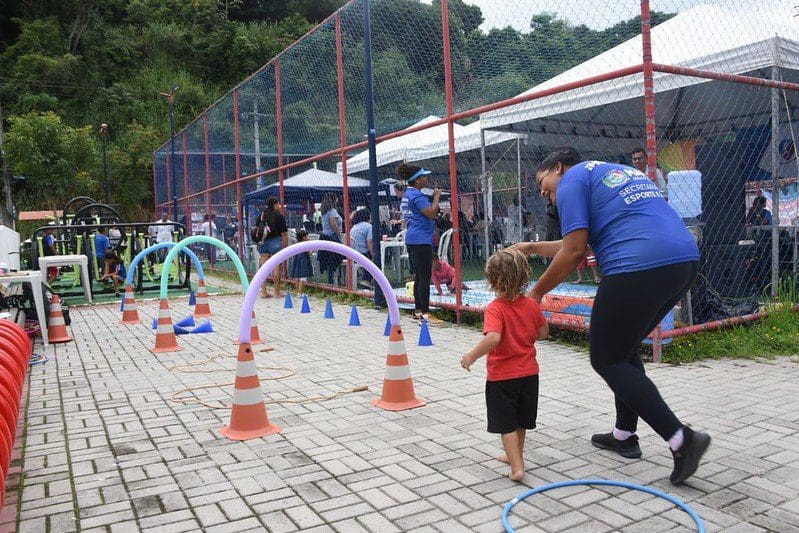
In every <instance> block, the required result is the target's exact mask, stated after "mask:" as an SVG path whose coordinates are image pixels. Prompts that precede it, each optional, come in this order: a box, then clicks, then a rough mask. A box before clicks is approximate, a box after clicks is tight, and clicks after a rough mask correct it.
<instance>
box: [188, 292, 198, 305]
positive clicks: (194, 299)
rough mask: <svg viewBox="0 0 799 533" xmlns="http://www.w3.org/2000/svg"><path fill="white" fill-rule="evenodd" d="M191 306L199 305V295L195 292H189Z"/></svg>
mask: <svg viewBox="0 0 799 533" xmlns="http://www.w3.org/2000/svg"><path fill="white" fill-rule="evenodd" d="M189 305H197V295H196V294H194V291H189Z"/></svg>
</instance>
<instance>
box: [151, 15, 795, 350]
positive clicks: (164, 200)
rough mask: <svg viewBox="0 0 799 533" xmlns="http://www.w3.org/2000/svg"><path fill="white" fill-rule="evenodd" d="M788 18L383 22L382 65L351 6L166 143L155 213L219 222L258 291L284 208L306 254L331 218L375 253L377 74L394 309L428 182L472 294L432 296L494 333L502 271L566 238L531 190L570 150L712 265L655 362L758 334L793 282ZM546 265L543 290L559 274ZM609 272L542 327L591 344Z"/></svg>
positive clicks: (565, 298) (379, 171) (452, 255)
mask: <svg viewBox="0 0 799 533" xmlns="http://www.w3.org/2000/svg"><path fill="white" fill-rule="evenodd" d="M774 4H775V5H773V6H769V8H768V9H766V8H765V6H764V5H763V4H762V3H761V2H759V1H756V0H718V1H707V2H699V1H694V0H652V1H647V0H644V1H641V2H633V1H630V2H622V3H619V2H611V1H599V2H597V1H591V2H588V1H587V0H585V1H584V0H576V1H574V2H568V3H564V2H555V1H554V0H540V1H536V2H526V1H521V0H519V1H514V0H491V1H482V2H468V1H466V2H463V1H460V0H449V1H445V0H436V1H434V2H432V3H422V2H419V1H417V0H373V1H372V2H371V4H370V9H371V17H370V23H371V49H369V50H367V47H366V42H365V36H366V30H365V21H364V10H365V6H366V4H365V0H355V1H352V2H350V3H348V4H346V5H345V6H344V7H342V8H341V9H340V10H339V11H337V12H336V13H335V14H334V15H332V16H331V17H330V18H328V19H327V20H326V21H324V22H323V23H322V24H320V25H319V26H317V27H316V28H315V29H314V30H313V31H312V32H310V33H309V34H307V35H306V36H304V37H303V38H302V39H300V40H299V41H297V42H296V43H294V44H293V45H292V46H291V47H289V48H288V49H286V50H285V51H284V52H282V53H281V54H280V55H278V56H277V57H276V58H275V59H273V60H272V61H271V62H270V63H269V64H267V65H265V66H264V67H263V68H262V69H261V70H259V71H258V72H256V73H254V74H253V75H252V76H251V77H250V78H248V79H247V80H245V81H244V82H242V83H241V84H240V85H238V86H237V87H235V88H233V89H232V90H231V91H230V92H229V93H228V94H227V95H225V96H224V97H223V98H222V99H220V100H219V101H218V102H216V103H215V104H213V105H212V106H211V107H209V108H208V109H207V110H206V111H205V112H204V113H203V114H202V115H201V116H199V117H197V119H195V120H194V121H193V122H192V123H191V124H189V125H188V126H187V127H186V128H184V129H183V130H181V131H179V132H176V133H175V136H174V150H173V149H172V147H171V145H170V142H169V140H167V142H166V143H165V144H164V145H163V146H162V147H160V148H159V149H158V150H157V151H156V152H155V153H154V154H153V172H154V186H155V203H156V210H157V211H158V214H160V212H161V210H167V211H168V212H169V213H170V216H174V215H172V214H173V213H176V216H177V217H178V219H179V220H180V221H184V220H187V221H190V222H187V223H186V226H187V228H189V227H191V230H192V231H193V232H195V233H199V232H202V231H203V226H202V224H203V221H205V220H206V219H210V220H211V221H212V222H215V226H216V229H215V230H213V231H216V234H217V236H221V237H223V238H224V239H225V240H226V241H228V242H229V244H231V245H232V246H233V247H235V249H237V250H238V251H239V253H240V254H241V255H242V256H243V257H244V258H245V259H246V260H247V261H245V262H246V264H248V265H249V267H250V268H252V269H254V268H256V267H257V264H258V253H257V249H256V248H257V246H254V245H253V243H252V242H251V239H250V228H251V227H252V226H253V224H254V223H255V220H256V218H257V216H258V213H259V212H260V209H262V208H263V207H264V206H265V204H266V201H267V199H268V198H269V197H271V196H275V197H276V198H278V199H279V201H280V205H281V206H282V208H283V209H284V211H285V214H286V218H287V221H288V225H289V228H290V230H289V241H290V242H294V241H295V240H296V234H297V231H298V230H304V232H305V233H307V234H308V235H309V238H318V237H319V235H320V234H321V233H324V232H325V230H328V231H329V228H328V227H327V224H323V222H322V220H321V219H322V213H321V209H322V207H324V208H325V209H327V208H328V207H329V206H330V205H333V206H334V208H335V209H336V212H337V214H338V215H340V216H341V226H340V228H339V232H340V234H341V235H340V238H341V240H342V242H347V243H348V244H351V245H352V246H362V245H363V244H362V243H361V244H359V242H360V241H358V242H355V240H351V239H350V236H351V233H352V229H353V226H355V225H356V224H358V223H360V222H363V220H362V219H363V215H364V213H363V212H362V211H363V210H364V209H368V208H369V207H370V206H371V205H372V198H371V196H370V192H369V180H370V179H371V176H372V174H371V173H370V165H369V156H368V152H367V148H366V142H365V139H366V133H367V126H366V124H367V120H366V108H367V105H366V104H367V97H368V93H367V86H366V83H365V66H366V60H367V56H369V55H370V56H371V61H372V65H373V80H374V90H373V94H372V97H373V100H374V114H375V125H376V135H377V141H378V142H377V147H376V151H377V166H376V168H375V169H373V170H374V172H375V174H376V178H377V180H379V186H378V202H377V203H378V205H379V207H378V210H379V213H378V217H377V219H378V220H379V222H380V227H379V228H374V238H373V242H372V252H373V254H374V255H375V256H378V255H379V256H380V258H381V264H382V265H383V269H384V271H385V272H386V274H387V275H388V277H389V279H391V280H392V282H393V284H394V286H395V288H396V289H395V292H396V294H395V295H393V296H395V297H397V298H399V299H400V301H404V302H407V301H409V300H408V299H409V296H411V297H412V294H410V292H409V290H408V287H407V286H406V284H407V281H408V280H409V279H410V276H411V269H412V267H413V265H411V264H410V261H409V258H408V254H407V250H406V248H405V246H404V242H403V226H404V225H403V214H402V206H401V197H402V192H401V190H400V188H399V187H398V185H399V186H400V187H401V185H402V183H401V182H398V175H397V172H396V167H397V165H399V164H400V163H403V162H404V163H409V164H413V165H418V166H421V167H424V168H426V169H429V170H431V171H432V172H433V174H432V179H431V180H430V186H431V187H433V186H437V187H440V188H441V189H442V190H443V194H442V204H441V205H442V212H441V215H440V216H439V218H438V219H437V221H436V227H437V231H436V235H435V243H434V252H436V253H437V254H438V255H439V257H441V258H442V259H444V260H446V261H447V262H449V263H451V264H452V265H453V266H454V267H455V271H456V273H457V274H456V278H457V279H460V280H462V281H463V282H464V284H465V285H462V286H461V285H458V284H457V283H452V285H451V286H452V288H453V290H452V292H451V293H450V292H449V291H448V289H447V288H444V287H442V290H441V294H440V295H439V294H438V291H437V290H435V289H434V290H433V291H432V302H433V304H434V305H437V306H439V307H444V308H450V309H454V310H456V311H458V312H460V311H464V310H475V311H480V310H482V309H483V308H484V307H485V305H486V304H487V303H488V302H489V301H490V300H491V299H493V294H492V293H491V291H490V290H489V288H488V287H487V284H486V282H485V279H484V278H485V276H484V272H483V270H484V266H485V263H486V260H487V257H488V256H490V254H491V253H493V252H495V251H496V250H499V249H501V248H503V247H505V246H508V245H510V244H513V243H515V242H519V241H526V240H544V239H555V238H558V237H559V233H560V228H559V223H558V220H557V213H556V212H555V210H553V209H552V208H551V207H550V206H547V205H546V202H545V201H544V200H542V198H541V196H540V193H539V191H538V189H537V186H536V183H535V169H536V167H537V165H538V163H539V162H540V161H541V160H542V159H543V158H544V157H545V156H546V155H547V154H548V153H549V152H550V151H551V150H552V149H554V148H556V147H559V146H563V145H571V146H574V147H575V148H577V149H578V151H579V152H580V153H581V154H582V156H583V158H584V159H596V160H604V161H612V162H620V163H624V164H628V165H631V166H634V167H637V168H639V169H640V170H641V171H643V172H645V173H647V175H648V176H649V177H650V179H652V180H653V182H654V183H656V184H657V186H658V188H659V189H660V190H661V192H662V194H663V195H664V196H665V197H666V198H667V199H668V201H669V203H670V204H671V205H672V207H673V208H674V209H675V210H677V212H678V213H679V214H680V215H681V216H682V218H683V220H684V221H685V223H686V225H687V226H688V227H689V228H690V230H691V231H692V233H693V234H694V235H695V237H696V239H697V241H698V242H699V244H700V248H701V251H702V263H701V270H700V275H699V278H698V282H697V284H696V286H695V287H694V289H693V290H692V291H691V292H690V294H689V297H687V298H686V299H685V300H684V301H683V302H681V303H680V305H679V306H678V307H677V308H676V309H675V313H673V314H671V315H669V317H668V318H667V319H666V321H664V324H663V325H662V328H659V329H658V330H656V332H655V334H654V335H655V336H656V339H655V340H656V344H657V345H658V346H659V344H660V342H661V340H662V339H665V338H669V337H671V336H674V335H678V334H683V333H689V332H692V331H696V330H699V329H702V328H706V327H708V326H707V324H711V325H713V324H716V322H717V321H719V320H723V319H728V318H730V317H739V316H747V315H750V314H752V313H756V312H757V311H758V310H759V309H760V307H761V306H762V304H763V303H764V302H765V301H766V300H767V299H768V298H770V297H773V296H775V295H776V292H777V289H778V287H779V284H780V281H781V280H793V281H794V283H795V282H796V276H797V225H798V224H799V193H798V192H797V173H798V171H799V168H797V159H798V158H799V155H798V154H797V150H796V137H797V135H799V122H797V120H796V118H795V115H796V114H797V111H796V106H797V104H798V103H799V92H798V90H799V53H797V52H798V51H799V31H797V27H798V26H797V19H796V15H797V13H796V9H795V7H793V6H792V5H790V3H788V2H782V1H779V0H778V1H776V2H775V3H774ZM445 21H446V22H445ZM445 23H446V24H447V26H446V29H447V31H444V29H445V27H444V24H445ZM178 97H179V95H178ZM450 125H451V132H450ZM331 203H332V204H331ZM359 211H360V212H359ZM205 231H208V230H207V226H206V230H205ZM209 259H211V260H213V261H217V260H218V261H217V266H219V267H220V268H225V267H226V265H228V264H229V263H227V262H225V261H224V259H225V258H224V257H223V256H222V255H217V256H215V257H210V258H209ZM315 259H316V258H314V260H315ZM532 262H533V266H534V269H533V270H534V277H537V276H538V275H540V274H541V272H543V270H544V269H545V268H546V263H545V261H543V260H538V259H533V260H532ZM313 266H314V268H313V275H312V276H311V280H310V281H311V282H318V283H323V284H327V285H332V286H335V287H336V290H348V291H357V290H368V288H369V280H368V279H364V277H363V275H362V271H361V270H360V269H358V268H356V267H355V266H354V265H352V264H350V263H348V262H342V263H341V264H340V265H335V266H334V267H331V266H330V265H323V264H317V262H316V261H314V263H313ZM326 267H327V268H326ZM600 267H601V265H595V264H594V262H593V261H591V260H590V258H587V259H586V261H584V262H583V264H581V265H580V268H579V269H578V270H577V271H576V272H575V273H574V274H573V275H572V276H571V277H570V278H569V280H568V281H567V282H565V283H563V284H561V285H560V286H558V287H557V288H556V289H555V291H553V292H552V294H551V295H550V297H549V298H548V299H547V301H546V302H545V303H544V307H545V310H546V313H547V315H548V316H549V318H550V320H551V321H552V322H553V323H554V324H557V325H563V326H568V327H574V328H577V329H585V328H586V327H587V325H588V323H589V321H590V312H591V306H592V301H593V297H594V294H595V293H596V287H597V283H598V282H599V281H600V280H601V276H602V272H601V268H600ZM290 270H291V269H290V268H289V269H288V271H289V272H288V273H290ZM453 281H455V280H453ZM331 288H333V287H331ZM390 296H391V295H390Z"/></svg>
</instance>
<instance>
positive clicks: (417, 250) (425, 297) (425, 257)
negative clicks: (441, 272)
mask: <svg viewBox="0 0 799 533" xmlns="http://www.w3.org/2000/svg"><path fill="white" fill-rule="evenodd" d="M408 257H409V258H410V260H411V262H413V264H414V266H415V267H416V272H415V273H414V275H413V301H414V302H415V303H414V305H415V307H416V309H418V310H420V311H422V312H423V313H427V312H429V311H430V278H431V276H432V272H433V246H432V245H430V244H409V245H408Z"/></svg>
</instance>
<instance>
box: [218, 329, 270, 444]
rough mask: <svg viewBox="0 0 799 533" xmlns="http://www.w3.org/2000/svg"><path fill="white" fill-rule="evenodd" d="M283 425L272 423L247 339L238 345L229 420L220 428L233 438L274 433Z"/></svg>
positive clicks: (228, 436)
mask: <svg viewBox="0 0 799 533" xmlns="http://www.w3.org/2000/svg"><path fill="white" fill-rule="evenodd" d="M281 429H282V428H281V427H280V426H276V425H275V424H271V423H270V422H269V417H268V416H267V415H266V404H264V396H263V393H262V392H261V380H259V379H258V368H257V367H256V366H255V357H254V356H253V353H252V346H251V345H250V344H249V343H247V342H244V343H242V344H240V345H239V355H238V362H237V363H236V385H235V389H234V391H233V408H232V410H231V412H230V423H229V424H228V425H227V426H223V427H222V428H220V429H219V432H220V433H221V434H222V435H224V436H225V437H227V438H229V439H231V440H249V439H257V438H258V437H263V436H265V435H274V434H275V433H278V432H279V431H280V430H281Z"/></svg>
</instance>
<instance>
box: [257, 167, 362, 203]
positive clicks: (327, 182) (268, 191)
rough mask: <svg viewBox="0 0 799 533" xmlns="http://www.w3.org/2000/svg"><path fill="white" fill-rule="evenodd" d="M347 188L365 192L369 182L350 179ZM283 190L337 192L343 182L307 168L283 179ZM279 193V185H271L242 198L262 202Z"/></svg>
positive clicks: (332, 174) (339, 177)
mask: <svg viewBox="0 0 799 533" xmlns="http://www.w3.org/2000/svg"><path fill="white" fill-rule="evenodd" d="M347 186H348V188H349V189H361V190H365V189H366V188H367V187H369V180H365V179H361V178H353V177H350V178H348V179H347ZM283 188H284V190H285V191H286V193H290V192H297V191H303V190H315V191H320V192H324V191H333V192H338V191H341V190H343V188H344V180H343V179H342V178H341V176H337V175H336V174H334V173H332V172H326V171H324V170H319V169H316V168H309V169H308V170H306V171H304V172H300V173H299V174H297V175H296V176H292V177H290V178H286V179H284V180H283ZM279 191H280V187H279V184H278V183H273V184H271V185H269V186H267V187H263V188H261V189H258V190H255V191H252V192H250V193H247V194H245V195H244V198H245V199H247V200H257V199H261V200H263V199H266V198H267V197H269V196H277V195H278V194H279Z"/></svg>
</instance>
